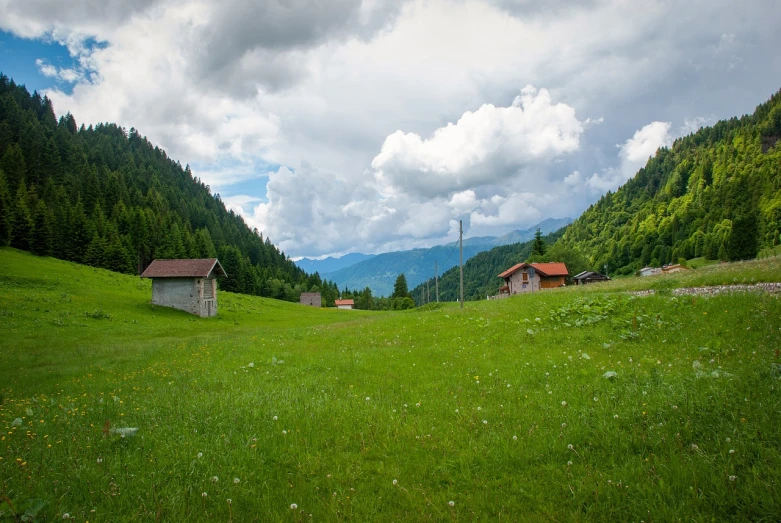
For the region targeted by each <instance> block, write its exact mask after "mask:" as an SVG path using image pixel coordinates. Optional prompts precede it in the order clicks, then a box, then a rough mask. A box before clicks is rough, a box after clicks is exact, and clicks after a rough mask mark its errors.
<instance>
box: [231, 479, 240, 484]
mask: <svg viewBox="0 0 781 523" xmlns="http://www.w3.org/2000/svg"><path fill="white" fill-rule="evenodd" d="M239 483H241V480H240V479H239V478H233V484H234V485H238V484H239Z"/></svg>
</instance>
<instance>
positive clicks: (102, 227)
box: [0, 73, 339, 305]
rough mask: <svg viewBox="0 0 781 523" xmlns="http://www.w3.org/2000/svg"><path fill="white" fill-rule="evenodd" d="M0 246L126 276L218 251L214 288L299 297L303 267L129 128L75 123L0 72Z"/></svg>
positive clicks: (310, 282) (310, 280)
mask: <svg viewBox="0 0 781 523" xmlns="http://www.w3.org/2000/svg"><path fill="white" fill-rule="evenodd" d="M0 245H10V246H12V247H15V248H18V249H23V250H27V251H30V252H32V253H35V254H37V255H41V256H54V257H56V258H60V259H64V260H70V261H74V262H78V263H84V264H87V265H92V266H94V267H102V268H106V269H110V270H113V271H117V272H123V273H127V274H140V273H141V272H142V271H143V270H144V269H145V268H146V266H147V265H149V263H151V261H152V260H153V259H155V258H168V259H172V258H206V257H208V258H211V257H217V258H219V259H220V262H221V263H222V265H223V267H224V268H225V270H226V272H227V273H228V277H226V278H223V279H221V280H220V285H221V288H223V289H225V290H230V291H234V292H242V293H247V294H255V295H261V296H267V297H273V298H278V299H285V300H290V301H298V299H299V295H300V293H301V292H304V291H312V290H317V291H321V292H322V294H323V297H324V299H325V302H326V304H330V305H333V300H334V299H335V298H336V297H338V296H339V290H338V288H337V287H336V285H335V284H332V283H330V282H328V281H322V280H321V278H320V276H319V275H318V274H316V273H315V274H313V275H307V274H306V273H305V272H304V271H303V270H302V269H300V268H298V267H297V266H296V265H295V264H294V263H293V262H292V261H290V260H289V259H288V258H287V256H285V254H284V253H283V252H281V251H279V250H278V249H277V248H276V247H275V246H274V245H272V243H271V242H270V240H269V239H268V238H265V239H264V238H263V235H262V234H261V233H259V232H258V231H257V230H251V229H250V228H249V227H248V226H247V225H246V223H245V222H244V220H243V219H242V218H241V217H240V216H239V215H237V214H235V213H234V212H233V211H228V210H226V208H225V205H224V203H223V202H222V200H221V199H220V196H219V194H215V195H212V194H211V192H210V188H209V187H208V186H207V185H205V184H203V183H202V182H201V181H200V180H198V179H197V178H195V177H193V175H192V173H191V171H190V168H189V166H186V167H182V166H181V164H180V163H179V162H176V161H173V160H172V159H170V158H168V156H167V155H166V153H165V151H163V150H162V149H160V148H158V147H155V146H153V145H152V144H151V143H150V142H149V141H147V139H146V138H144V137H142V136H141V135H140V134H139V133H138V132H137V131H136V130H135V129H130V131H129V132H127V131H126V130H125V129H124V128H122V127H119V126H117V125H115V124H110V123H106V124H99V125H96V126H92V125H90V126H89V127H85V126H84V125H82V126H81V127H78V126H77V124H76V120H75V118H74V117H73V115H71V114H66V115H65V116H62V117H60V118H59V119H57V118H56V116H55V113H54V108H53V107H52V103H51V101H50V100H49V99H48V98H47V97H41V96H40V95H39V94H38V93H37V92H34V93H33V94H30V93H29V92H28V91H27V89H26V88H25V87H24V86H20V85H16V84H15V83H14V81H13V80H11V79H9V78H8V77H7V76H5V75H3V74H2V73H0Z"/></svg>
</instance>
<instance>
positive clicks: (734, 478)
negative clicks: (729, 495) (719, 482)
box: [727, 476, 738, 481]
mask: <svg viewBox="0 0 781 523" xmlns="http://www.w3.org/2000/svg"><path fill="white" fill-rule="evenodd" d="M727 479H729V480H730V481H735V480H736V479H738V477H737V476H730V477H729V478H727Z"/></svg>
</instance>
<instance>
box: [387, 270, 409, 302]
mask: <svg viewBox="0 0 781 523" xmlns="http://www.w3.org/2000/svg"><path fill="white" fill-rule="evenodd" d="M408 297H410V294H409V289H408V288H407V277H406V276H404V273H403V272H402V273H401V274H399V275H398V276H397V277H396V283H394V284H393V294H392V295H391V298H408Z"/></svg>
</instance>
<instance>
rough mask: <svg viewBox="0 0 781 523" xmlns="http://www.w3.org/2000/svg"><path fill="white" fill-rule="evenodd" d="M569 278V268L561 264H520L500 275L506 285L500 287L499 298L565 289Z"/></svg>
mask: <svg viewBox="0 0 781 523" xmlns="http://www.w3.org/2000/svg"><path fill="white" fill-rule="evenodd" d="M567 276H569V271H567V266H566V265H564V264H563V263H561V262H550V263H519V264H517V265H513V266H512V267H510V268H509V269H507V270H506V271H504V272H503V273H502V274H500V275H499V277H500V278H503V279H504V285H502V286H501V287H499V296H500V297H506V296H510V295H512V294H521V293H523V292H535V291H539V290H541V289H553V288H556V287H563V286H564V279H565V278H566V277H567Z"/></svg>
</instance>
